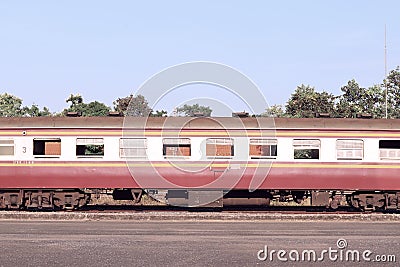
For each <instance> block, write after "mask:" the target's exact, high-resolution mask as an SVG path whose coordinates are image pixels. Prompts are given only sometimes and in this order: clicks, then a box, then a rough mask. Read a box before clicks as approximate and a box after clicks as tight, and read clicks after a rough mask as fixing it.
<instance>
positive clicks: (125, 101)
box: [113, 95, 152, 117]
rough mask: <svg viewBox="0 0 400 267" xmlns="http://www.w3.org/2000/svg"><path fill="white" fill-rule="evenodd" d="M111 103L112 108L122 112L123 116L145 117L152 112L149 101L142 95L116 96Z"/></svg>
mask: <svg viewBox="0 0 400 267" xmlns="http://www.w3.org/2000/svg"><path fill="white" fill-rule="evenodd" d="M113 104H114V110H115V111H118V112H119V113H121V114H124V116H133V117H147V116H149V115H150V114H151V112H152V109H151V108H150V107H149V103H148V102H147V100H146V98H145V97H144V96H143V95H137V96H133V95H130V96H127V97H123V98H118V99H117V100H115V101H114V102H113Z"/></svg>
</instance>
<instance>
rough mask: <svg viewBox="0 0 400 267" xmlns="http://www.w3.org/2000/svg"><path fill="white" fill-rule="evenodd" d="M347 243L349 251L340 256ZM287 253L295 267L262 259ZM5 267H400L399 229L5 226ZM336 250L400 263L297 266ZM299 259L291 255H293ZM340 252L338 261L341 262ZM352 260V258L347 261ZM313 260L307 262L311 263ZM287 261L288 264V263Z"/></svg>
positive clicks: (352, 225) (0, 258)
mask: <svg viewBox="0 0 400 267" xmlns="http://www.w3.org/2000/svg"><path fill="white" fill-rule="evenodd" d="M339 238H344V239H345V240H346V242H347V247H346V248H343V249H338V247H337V244H336V243H337V240H338V239H339ZM265 246H268V252H269V253H270V252H271V250H280V249H282V250H286V251H287V254H286V258H287V259H288V262H286V263H284V262H282V261H279V260H278V259H277V258H276V257H277V255H276V254H273V257H274V258H273V261H271V260H270V258H267V259H266V260H265V261H261V260H259V259H258V257H257V254H259V256H260V257H261V258H262V257H265V254H264V252H263V251H262V252H261V253H258V252H259V251H260V250H265V249H264V248H265ZM0 247H1V252H0V266H255V265H259V266H354V265H356V266H369V265H371V266H372V265H374V266H399V264H400V249H399V248H400V227H399V224H398V223H392V222H385V223H379V222H369V223H368V222H363V223H356V222H284V221H282V222H243V221H242V222H233V221H231V222H222V221H221V222H215V221H214V222H211V221H198V222H195V221H192V222H185V221H175V222H171V221H147V222H146V221H136V222H135V221H85V222H82V221H0ZM329 247H331V249H333V250H337V251H342V252H344V253H346V251H347V250H350V249H351V250H358V251H360V253H362V252H363V251H364V250H371V251H372V255H370V258H371V259H374V256H375V255H377V254H384V255H395V256H396V260H397V262H396V263H393V262H391V263H379V264H378V263H371V262H365V261H363V260H362V259H361V261H360V262H358V263H354V262H347V261H345V257H343V258H344V260H342V261H340V258H338V260H336V261H332V260H330V259H329V257H328V256H329V255H327V254H325V255H324V257H325V258H324V261H322V262H318V263H315V262H314V263H310V261H307V260H306V261H303V262H301V263H298V262H294V261H292V260H290V259H289V255H288V254H289V253H291V254H290V255H291V257H292V258H296V254H295V252H293V250H298V252H299V253H300V254H299V255H300V256H299V257H300V259H301V257H302V256H301V255H302V252H303V251H304V250H315V251H316V252H317V257H320V254H321V252H322V251H323V250H324V249H325V250H328V249H329ZM290 251H292V252H290ZM339 255H340V254H339V252H338V253H337V256H339ZM344 255H345V254H344ZM306 257H307V256H306ZM284 258H285V257H284Z"/></svg>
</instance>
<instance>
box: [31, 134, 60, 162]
mask: <svg viewBox="0 0 400 267" xmlns="http://www.w3.org/2000/svg"><path fill="white" fill-rule="evenodd" d="M46 143H58V144H57V146H58V148H57V149H58V150H59V151H60V152H59V154H46ZM32 144H33V146H32V155H33V157H35V158H60V157H61V153H62V151H61V138H59V137H49V138H33V140H32ZM39 144H41V145H39ZM38 146H40V147H38ZM37 148H39V149H40V150H41V151H43V153H44V154H39V153H38V152H37Z"/></svg>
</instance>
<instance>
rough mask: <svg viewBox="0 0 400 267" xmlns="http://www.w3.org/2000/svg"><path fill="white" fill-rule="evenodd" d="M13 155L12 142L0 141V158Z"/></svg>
mask: <svg viewBox="0 0 400 267" xmlns="http://www.w3.org/2000/svg"><path fill="white" fill-rule="evenodd" d="M13 155H14V140H0V156H13Z"/></svg>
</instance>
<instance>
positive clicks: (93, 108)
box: [63, 94, 111, 117]
mask: <svg viewBox="0 0 400 267" xmlns="http://www.w3.org/2000/svg"><path fill="white" fill-rule="evenodd" d="M66 102H67V103H69V102H70V106H69V108H66V109H64V111H63V114H66V113H67V112H78V113H79V114H81V115H82V116H85V117H94V116H108V113H109V112H110V110H111V109H110V107H108V106H106V105H105V104H103V103H100V102H98V101H92V102H90V103H88V104H86V103H84V102H83V97H82V96H81V95H79V94H76V95H73V94H71V95H70V96H69V97H68V98H67V100H66Z"/></svg>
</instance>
